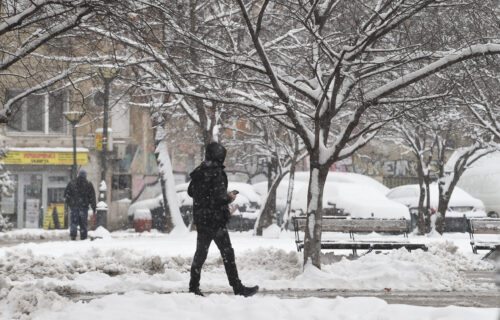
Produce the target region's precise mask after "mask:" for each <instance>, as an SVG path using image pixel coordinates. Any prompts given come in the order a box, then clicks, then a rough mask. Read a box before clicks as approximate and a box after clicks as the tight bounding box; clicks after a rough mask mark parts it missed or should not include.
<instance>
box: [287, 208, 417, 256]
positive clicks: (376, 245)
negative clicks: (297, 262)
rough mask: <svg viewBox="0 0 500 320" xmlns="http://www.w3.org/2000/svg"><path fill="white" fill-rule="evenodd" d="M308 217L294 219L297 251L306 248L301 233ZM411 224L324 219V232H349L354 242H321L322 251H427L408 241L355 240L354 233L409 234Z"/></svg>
mask: <svg viewBox="0 0 500 320" xmlns="http://www.w3.org/2000/svg"><path fill="white" fill-rule="evenodd" d="M306 224H307V219H306V217H294V228H295V236H296V241H295V242H296V244H297V250H299V251H300V250H301V249H302V248H304V243H303V241H301V240H300V238H299V233H298V232H299V231H304V230H305V228H306ZM408 229H409V222H408V221H407V220H404V219H346V218H345V217H342V218H339V217H323V224H322V232H349V233H351V236H352V240H348V241H338V240H327V239H326V240H325V239H323V240H322V241H321V249H327V250H328V249H340V250H342V249H349V250H353V252H354V253H355V252H356V250H358V249H359V250H369V251H371V250H392V249H400V248H406V249H407V250H415V249H423V250H427V246H426V245H425V244H422V243H411V242H408V241H394V240H390V241H384V240H361V241H360V240H354V237H353V235H352V234H353V233H355V232H398V233H405V234H406V233H407V232H408Z"/></svg>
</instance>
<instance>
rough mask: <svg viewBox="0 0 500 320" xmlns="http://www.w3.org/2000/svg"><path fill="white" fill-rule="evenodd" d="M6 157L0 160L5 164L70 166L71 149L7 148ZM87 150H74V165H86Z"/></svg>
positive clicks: (71, 159) (71, 160) (71, 162)
mask: <svg viewBox="0 0 500 320" xmlns="http://www.w3.org/2000/svg"><path fill="white" fill-rule="evenodd" d="M8 150H9V151H8V153H7V157H5V158H2V159H0V161H2V162H3V163H5V164H19V165H72V164H73V149H72V148H8ZM88 152H89V150H88V149H87V148H76V163H77V164H78V165H83V164H87V163H88Z"/></svg>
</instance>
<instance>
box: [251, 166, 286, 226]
mask: <svg viewBox="0 0 500 320" xmlns="http://www.w3.org/2000/svg"><path fill="white" fill-rule="evenodd" d="M276 167H277V166H276V160H275V159H274V158H272V159H271V161H270V162H269V163H268V175H267V179H268V180H267V184H268V191H267V197H266V201H265V202H264V206H263V207H262V210H261V211H260V214H259V217H258V219H257V221H256V222H255V223H256V228H255V232H256V233H255V234H256V235H257V236H262V230H263V229H264V228H267V227H269V226H270V225H271V224H272V223H273V215H274V214H275V213H276V191H277V190H278V186H279V183H280V182H281V180H282V179H283V176H284V175H283V174H279V175H278V174H276ZM273 177H274V178H273Z"/></svg>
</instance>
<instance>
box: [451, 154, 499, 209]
mask: <svg viewBox="0 0 500 320" xmlns="http://www.w3.org/2000/svg"><path fill="white" fill-rule="evenodd" d="M457 185H458V186H459V187H460V188H462V189H463V190H465V191H467V192H468V193H469V194H471V195H472V196H473V197H475V198H477V199H479V200H481V201H483V203H484V206H485V211H486V213H487V215H488V216H489V217H491V218H498V217H499V216H500V152H495V153H492V154H490V155H487V156H485V157H484V158H481V159H479V160H478V161H477V162H475V163H474V164H473V165H472V166H471V167H470V168H468V169H467V170H465V172H464V173H463V174H462V176H461V177H460V180H459V181H458V184H457Z"/></svg>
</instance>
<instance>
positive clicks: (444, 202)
mask: <svg viewBox="0 0 500 320" xmlns="http://www.w3.org/2000/svg"><path fill="white" fill-rule="evenodd" d="M449 203H450V197H449V196H448V193H447V192H445V191H444V190H442V187H441V186H439V205H438V211H437V213H436V214H437V217H436V231H437V232H439V233H440V234H443V232H444V227H445V217H446V210H447V209H448V204H449Z"/></svg>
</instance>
